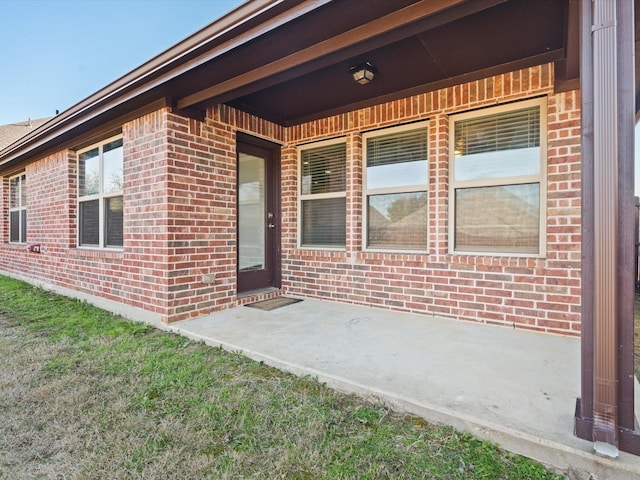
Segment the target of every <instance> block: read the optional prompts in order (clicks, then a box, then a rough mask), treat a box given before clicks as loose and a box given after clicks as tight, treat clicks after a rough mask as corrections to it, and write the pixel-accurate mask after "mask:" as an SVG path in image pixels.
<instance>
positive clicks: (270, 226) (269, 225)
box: [267, 223, 276, 228]
mask: <svg viewBox="0 0 640 480" xmlns="http://www.w3.org/2000/svg"><path fill="white" fill-rule="evenodd" d="M267 227H269V228H276V226H275V225H274V224H273V223H270V224H268V225H267Z"/></svg>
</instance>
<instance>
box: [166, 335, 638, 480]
mask: <svg viewBox="0 0 640 480" xmlns="http://www.w3.org/2000/svg"><path fill="white" fill-rule="evenodd" d="M161 328H162V329H164V330H166V331H170V332H173V333H177V334H180V335H183V336H186V337H188V338H190V339H192V340H195V341H203V342H204V343H205V344H207V345H210V346H215V347H221V348H223V349H224V350H226V351H229V352H233V353H241V354H243V355H245V356H246V357H248V358H251V359H252V360H255V361H258V362H264V363H265V364H267V365H269V366H271V367H274V368H277V369H280V370H283V371H286V372H289V373H292V374H294V375H299V376H301V375H311V376H313V377H316V378H317V380H318V381H319V382H322V383H325V384H326V385H327V386H329V387H331V388H334V389H336V390H339V391H341V392H344V393H355V394H357V395H359V396H362V397H364V398H368V399H371V400H374V401H379V402H382V403H383V404H386V405H388V406H390V407H392V408H394V409H396V410H399V411H401V412H405V413H410V414H413V415H417V416H419V417H422V418H424V419H425V420H427V421H429V422H432V423H436V424H442V425H449V426H452V427H453V428H455V429H457V430H461V431H466V432H468V433H471V434H472V435H474V436H476V437H478V438H480V439H483V440H488V441H491V442H493V443H496V444H498V445H499V446H500V447H501V448H503V449H505V450H508V451H510V452H512V453H515V454H518V455H523V456H526V457H529V458H532V459H534V460H536V461H538V462H540V463H543V464H545V465H547V466H549V467H551V468H553V469H556V470H557V471H559V472H561V473H563V474H565V475H568V476H569V478H572V479H585V480H587V479H588V480H605V479H606V480H628V479H629V478H634V477H638V478H640V465H634V464H632V462H631V461H630V460H631V459H632V458H635V457H634V456H632V455H629V454H626V453H624V452H621V454H620V458H618V459H609V458H606V457H600V456H598V455H596V454H594V453H590V452H588V451H584V450H580V449H577V448H574V447H571V446H568V445H564V444H561V443H557V442H554V441H551V440H547V439H544V438H541V437H538V436H535V435H530V434H527V433H523V432H520V431H517V430H514V429H511V428H507V427H504V426H501V425H498V424H496V423H493V422H487V421H485V420H482V419H479V418H476V417H472V416H469V415H465V414H461V413H458V412H456V411H453V410H449V409H445V408H442V407H438V406H436V405H429V404H423V403H420V402H418V401H416V400H414V399H411V398H408V397H404V396H402V395H398V394H396V393H394V392H389V391H386V390H381V389H377V388H374V387H371V386H368V385H363V384H360V383H358V382H354V381H351V380H349V379H346V378H343V377H339V376H335V375H330V374H327V373H324V372H322V371H319V370H316V369H314V368H311V367H305V366H303V365H299V364H296V363H291V362H288V361H285V360H282V359H279V358H276V357H272V356H270V355H265V354H263V353H260V352H258V351H254V350H246V349H244V348H242V347H240V346H238V345H234V344H232V343H229V342H226V341H219V340H216V339H214V338H211V337H206V336H204V335H200V334H198V333H194V332H190V331H188V330H186V329H183V328H182V327H181V326H180V325H179V324H177V325H166V324H162V325H161ZM584 443H585V447H586V448H589V446H590V445H591V444H590V443H589V442H587V441H584ZM625 459H628V461H626V462H625Z"/></svg>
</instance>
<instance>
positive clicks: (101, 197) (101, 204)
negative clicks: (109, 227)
mask: <svg viewBox="0 0 640 480" xmlns="http://www.w3.org/2000/svg"><path fill="white" fill-rule="evenodd" d="M122 138H123V137H122V135H121V134H119V135H115V136H113V137H110V138H106V139H104V140H101V141H100V142H97V143H94V144H92V145H90V146H88V147H85V148H82V149H81V150H78V152H77V170H78V174H77V185H78V187H77V188H78V215H77V217H78V222H77V226H78V232H77V245H78V248H82V249H87V250H94V249H103V250H115V251H121V250H122V249H123V246H124V241H123V245H120V246H117V245H108V246H107V245H105V240H106V235H107V232H106V230H105V229H106V225H105V223H106V220H105V200H106V199H109V198H118V197H122V198H123V203H124V187H123V189H122V190H119V191H116V192H109V193H104V164H103V153H104V152H103V148H104V146H105V145H107V144H109V143H111V142H114V141H116V140H122ZM96 148H98V165H99V167H98V168H99V172H100V181H99V192H98V193H96V194H91V195H82V196H81V195H80V171H81V170H80V157H81V155H82V154H83V153H85V152H88V151H90V150H94V149H96ZM123 181H124V142H123ZM93 200H98V218H99V220H98V222H99V234H98V236H99V244H97V245H96V244H92V243H91V244H89V243H85V244H81V243H80V239H81V235H82V233H81V229H82V213H81V204H82V203H84V202H90V201H93ZM123 230H124V225H123ZM123 233H124V232H123Z"/></svg>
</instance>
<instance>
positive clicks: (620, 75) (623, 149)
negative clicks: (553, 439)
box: [575, 0, 640, 457]
mask: <svg viewBox="0 0 640 480" xmlns="http://www.w3.org/2000/svg"><path fill="white" fill-rule="evenodd" d="M580 6H581V12H580V17H581V27H580V28H581V40H582V42H581V75H580V77H581V91H582V189H583V197H582V260H583V262H582V376H581V378H582V388H581V398H579V399H578V402H577V406H576V416H575V434H576V435H577V436H579V437H580V438H584V439H587V440H591V441H593V442H594V449H595V450H596V452H598V453H600V454H602V455H606V456H610V457H617V456H618V450H623V451H627V452H630V453H634V454H636V455H640V432H638V431H637V430H636V421H635V412H634V373H633V300H634V296H633V295H634V284H635V274H634V267H633V265H634V259H635V232H634V223H635V222H634V221H633V218H634V217H633V208H635V202H634V197H633V178H634V175H633V168H634V158H633V157H634V131H633V130H634V113H635V112H634V107H635V101H634V100H635V94H634V88H635V87H634V62H633V58H634V55H633V48H634V11H633V8H634V7H633V2H629V1H627V0H616V1H612V0H581V4H580Z"/></svg>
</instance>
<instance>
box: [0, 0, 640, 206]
mask: <svg viewBox="0 0 640 480" xmlns="http://www.w3.org/2000/svg"><path fill="white" fill-rule="evenodd" d="M242 3H244V0H0V125H5V124H8V123H13V122H19V121H24V120H27V119H29V118H41V117H48V116H51V115H54V114H55V111H56V110H59V111H61V112H62V111H64V110H66V109H67V108H69V107H71V106H73V105H75V104H76V103H78V102H79V101H81V100H82V99H84V98H86V97H88V96H89V95H91V94H92V93H94V92H96V91H97V90H99V89H101V88H102V87H104V86H106V85H108V84H109V83H111V82H113V81H114V80H116V79H118V78H119V77H121V76H122V75H124V74H126V73H127V72H130V71H131V70H133V69H134V68H136V67H138V66H140V65H141V64H143V63H145V62H146V61H147V60H150V59H151V58H152V57H154V56H155V55H157V54H159V53H161V52H163V51H164V50H166V49H167V48H169V47H171V46H172V45H175V44H176V43H178V42H179V41H180V40H182V39H184V38H186V37H188V36H189V35H191V34H192V33H195V32H196V31H198V30H199V29H201V28H202V27H204V26H205V25H208V24H209V23H211V22H213V21H214V20H216V19H218V18H220V17H221V16H222V15H224V14H225V13H228V12H230V11H231V10H233V9H234V8H235V7H237V6H239V5H241V4H242ZM639 138H640V131H639V128H638V127H636V139H637V140H636V155H635V157H636V159H638V158H640V141H638V139H639ZM636 163H637V160H636ZM636 194H640V168H636Z"/></svg>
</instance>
